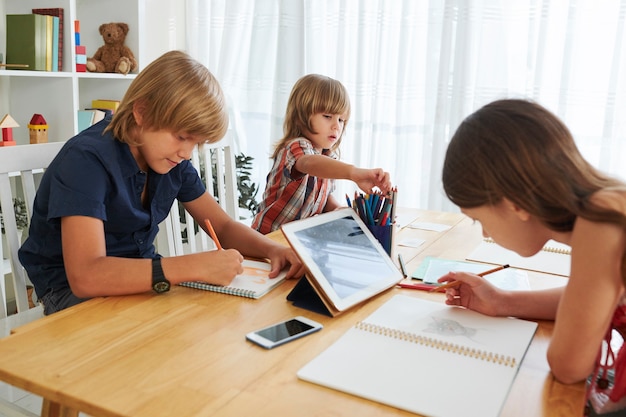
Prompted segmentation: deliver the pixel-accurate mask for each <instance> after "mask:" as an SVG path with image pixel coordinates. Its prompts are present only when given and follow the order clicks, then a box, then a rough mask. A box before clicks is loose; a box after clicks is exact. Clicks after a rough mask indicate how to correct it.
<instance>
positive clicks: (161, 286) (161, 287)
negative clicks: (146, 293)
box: [152, 281, 170, 292]
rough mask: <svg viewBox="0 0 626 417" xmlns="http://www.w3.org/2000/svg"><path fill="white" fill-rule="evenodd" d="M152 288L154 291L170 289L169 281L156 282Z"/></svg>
mask: <svg viewBox="0 0 626 417" xmlns="http://www.w3.org/2000/svg"><path fill="white" fill-rule="evenodd" d="M152 288H154V291H156V292H165V291H169V290H170V283H169V282H167V281H159V282H156V283H155V284H154V285H153V286H152Z"/></svg>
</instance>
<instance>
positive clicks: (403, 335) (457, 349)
mask: <svg viewBox="0 0 626 417" xmlns="http://www.w3.org/2000/svg"><path fill="white" fill-rule="evenodd" d="M354 327H355V328H356V329H359V330H363V331H366V332H370V333H374V334H379V335H381V336H386V337H391V338H394V339H398V340H404V341H406V342H410V343H416V344H418V345H422V346H426V347H430V348H434V349H439V350H445V351H446V352H450V353H455V354H457V355H463V356H468V357H470V358H475V359H480V360H484V361H487V362H492V363H495V364H498V365H504V366H509V367H511V368H515V367H516V366H517V361H516V360H515V358H513V357H511V356H505V355H500V354H497V353H493V352H487V351H484V350H480V349H474V348H469V347H466V346H462V345H458V344H456V343H450V342H444V341H441V340H438V339H435V338H432V337H426V336H421V335H417V334H414V333H409V332H405V331H402V330H396V329H392V328H389V327H384V326H378V325H376V324H371V323H366V322H362V321H360V322H358V323H357V324H356V325H355V326H354Z"/></svg>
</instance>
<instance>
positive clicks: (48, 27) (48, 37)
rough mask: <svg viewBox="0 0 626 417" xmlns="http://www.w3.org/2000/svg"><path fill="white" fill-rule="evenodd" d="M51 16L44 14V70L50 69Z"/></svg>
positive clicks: (52, 26) (52, 23) (52, 22)
mask: <svg viewBox="0 0 626 417" xmlns="http://www.w3.org/2000/svg"><path fill="white" fill-rule="evenodd" d="M52 17H53V16H45V18H46V71H52V43H53V41H52V36H53V33H54V30H53V28H54V20H53V19H52Z"/></svg>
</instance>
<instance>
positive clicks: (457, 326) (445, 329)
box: [424, 316, 478, 340]
mask: <svg viewBox="0 0 626 417" xmlns="http://www.w3.org/2000/svg"><path fill="white" fill-rule="evenodd" d="M430 318H431V319H433V321H432V322H430V323H429V324H428V327H427V328H426V329H424V332H426V333H436V334H438V335H440V336H447V337H449V336H465V337H467V338H468V339H470V340H474V339H473V337H474V336H475V335H476V332H477V331H478V330H477V329H473V328H471V327H466V326H463V325H462V324H461V323H459V322H458V321H456V320H450V319H442V318H439V317H435V316H430Z"/></svg>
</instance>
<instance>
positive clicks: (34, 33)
mask: <svg viewBox="0 0 626 417" xmlns="http://www.w3.org/2000/svg"><path fill="white" fill-rule="evenodd" d="M46 43H47V20H46V17H45V16H43V15H39V14H7V15H6V63H7V64H17V65H28V67H26V68H23V69H25V70H30V71H45V70H46Z"/></svg>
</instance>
